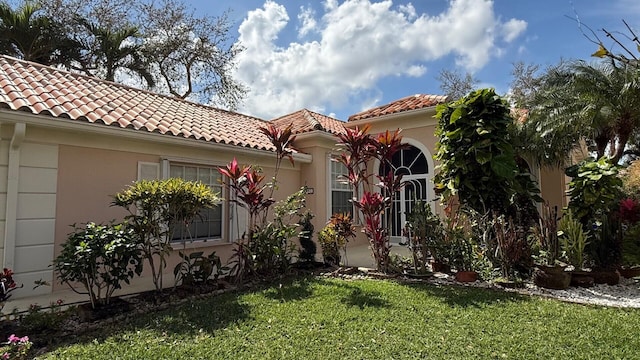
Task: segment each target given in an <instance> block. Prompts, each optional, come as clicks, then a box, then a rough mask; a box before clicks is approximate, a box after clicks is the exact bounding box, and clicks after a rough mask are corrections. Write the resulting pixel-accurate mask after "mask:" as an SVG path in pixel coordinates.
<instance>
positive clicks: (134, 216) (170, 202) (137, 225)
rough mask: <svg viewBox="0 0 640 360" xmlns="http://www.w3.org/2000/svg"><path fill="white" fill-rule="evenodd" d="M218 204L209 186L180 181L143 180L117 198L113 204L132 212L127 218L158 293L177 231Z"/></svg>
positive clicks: (173, 179) (115, 197)
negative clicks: (147, 263)
mask: <svg viewBox="0 0 640 360" xmlns="http://www.w3.org/2000/svg"><path fill="white" fill-rule="evenodd" d="M217 201H218V197H217V195H216V194H214V193H213V191H212V190H211V188H210V187H209V186H206V185H204V184H202V183H199V182H190V181H186V180H182V179H177V178H172V179H167V180H152V181H148V180H141V181H138V182H136V183H134V184H133V185H131V186H129V187H127V188H126V189H125V190H123V191H122V192H120V193H118V194H116V195H115V196H114V200H113V203H112V204H113V205H116V206H120V207H123V208H125V209H126V210H127V211H128V212H129V215H128V216H127V217H126V219H127V221H128V223H129V226H130V227H131V228H132V229H133V231H134V232H135V233H136V235H137V236H138V238H139V239H140V243H141V251H142V254H143V255H144V257H145V258H146V259H147V260H148V261H149V266H150V268H151V275H152V279H153V284H154V285H155V287H156V290H161V289H162V270H163V269H164V268H165V267H166V257H167V255H168V254H169V253H170V252H171V250H172V247H171V240H172V238H173V235H174V234H175V230H176V229H178V227H180V226H184V224H188V223H190V222H191V221H192V220H193V219H194V218H195V217H196V216H198V214H199V213H200V211H202V210H204V209H207V208H210V207H213V206H215V205H216V202H217ZM156 258H157V261H158V262H157V263H156Z"/></svg>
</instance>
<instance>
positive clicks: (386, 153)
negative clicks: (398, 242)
mask: <svg viewBox="0 0 640 360" xmlns="http://www.w3.org/2000/svg"><path fill="white" fill-rule="evenodd" d="M338 137H339V140H340V141H339V143H338V147H339V148H340V149H341V150H343V154H342V155H341V156H340V157H339V158H337V160H336V161H338V162H340V163H342V164H343V165H344V166H345V167H346V168H347V173H348V175H347V178H346V179H345V180H346V181H347V182H348V183H349V184H350V185H351V186H352V188H353V192H354V198H353V203H354V205H355V206H356V208H358V210H360V211H361V212H362V215H363V217H364V225H365V227H364V230H363V231H364V233H365V234H366V235H367V238H368V239H369V243H370V245H371V251H372V252H373V257H374V259H375V261H376V267H377V268H378V270H380V271H384V272H386V271H388V269H389V251H390V244H389V228H390V225H391V216H386V219H385V220H386V223H385V224H384V225H383V215H384V214H388V212H389V211H390V210H391V205H392V203H393V198H394V196H395V194H396V193H397V192H398V191H399V190H400V189H401V188H402V186H403V183H402V175H401V174H394V173H393V170H392V168H391V160H392V158H393V155H394V154H396V153H397V152H398V151H400V150H402V149H403V148H405V147H406V145H404V144H402V137H401V136H400V130H399V129H398V130H396V131H394V132H389V131H388V130H387V131H386V132H384V133H381V134H378V135H377V136H372V135H370V134H369V125H365V126H364V127H362V128H359V127H355V128H353V129H346V132H345V133H344V134H340V135H338ZM373 159H377V160H378V161H379V162H380V167H381V169H383V171H382V173H383V175H376V176H375V179H376V180H377V181H378V182H377V183H376V184H373V185H375V186H378V187H379V188H380V191H379V192H374V191H373V190H372V186H371V185H372V184H371V179H372V178H373V176H372V175H371V174H370V173H368V172H367V164H368V163H369V162H370V161H371V160H373ZM360 188H363V189H364V192H363V194H362V196H359V189H360Z"/></svg>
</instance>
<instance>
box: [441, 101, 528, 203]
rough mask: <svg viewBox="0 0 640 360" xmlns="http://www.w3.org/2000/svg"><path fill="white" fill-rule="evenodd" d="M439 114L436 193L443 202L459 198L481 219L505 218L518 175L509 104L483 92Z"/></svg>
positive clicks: (445, 108) (452, 104) (442, 107)
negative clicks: (493, 214) (485, 216)
mask: <svg viewBox="0 0 640 360" xmlns="http://www.w3.org/2000/svg"><path fill="white" fill-rule="evenodd" d="M436 109H437V113H436V118H437V119H438V126H437V128H436V133H435V135H436V137H438V138H439V141H438V143H437V145H436V150H437V153H436V155H435V156H434V158H435V159H436V160H438V161H439V162H440V164H439V165H438V168H439V170H440V171H439V172H438V173H437V174H436V176H435V177H434V183H435V188H436V191H437V192H438V193H440V194H442V196H443V200H444V201H449V200H450V199H452V198H453V197H454V196H456V195H457V197H458V199H459V201H460V204H461V205H463V206H468V207H470V208H471V209H473V210H475V211H477V212H479V213H481V214H487V213H489V212H491V211H493V212H496V213H498V214H505V213H506V211H507V208H508V207H509V205H510V202H511V199H512V197H513V195H515V189H517V188H518V186H517V182H516V175H517V174H518V173H519V170H518V166H517V163H516V160H515V152H514V149H513V146H512V145H511V143H510V141H509V126H511V124H512V123H513V119H512V117H511V115H510V109H509V105H508V104H507V102H506V101H505V100H503V99H502V98H500V97H499V96H498V95H497V94H496V93H495V91H494V90H493V89H482V90H477V91H474V92H471V93H470V94H469V95H467V96H465V97H463V98H462V99H460V100H458V101H455V102H452V103H448V104H440V105H438V107H437V108H436Z"/></svg>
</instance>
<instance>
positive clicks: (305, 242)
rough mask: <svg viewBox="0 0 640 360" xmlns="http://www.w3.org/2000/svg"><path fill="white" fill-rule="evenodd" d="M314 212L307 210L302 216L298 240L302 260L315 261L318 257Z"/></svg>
mask: <svg viewBox="0 0 640 360" xmlns="http://www.w3.org/2000/svg"><path fill="white" fill-rule="evenodd" d="M311 219H313V213H312V212H311V211H308V210H307V211H305V212H304V213H303V214H302V216H301V218H300V228H301V229H300V234H298V240H299V241H300V253H299V254H298V258H299V259H300V261H314V260H315V259H316V251H317V248H316V243H315V242H313V230H314V227H313V223H312V222H311Z"/></svg>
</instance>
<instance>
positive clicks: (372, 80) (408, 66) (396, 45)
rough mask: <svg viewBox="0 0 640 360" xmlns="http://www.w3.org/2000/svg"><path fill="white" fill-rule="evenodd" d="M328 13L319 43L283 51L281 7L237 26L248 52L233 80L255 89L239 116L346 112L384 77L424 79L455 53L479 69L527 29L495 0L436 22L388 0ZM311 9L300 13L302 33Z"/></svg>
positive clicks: (470, 0) (335, 6)
mask: <svg viewBox="0 0 640 360" xmlns="http://www.w3.org/2000/svg"><path fill="white" fill-rule="evenodd" d="M323 9H324V14H323V15H322V17H321V20H320V21H318V22H316V24H315V26H314V27H313V29H314V31H316V32H317V33H318V35H319V38H318V40H316V41H306V42H305V41H299V42H293V43H290V44H288V45H287V46H286V47H278V46H276V42H275V41H276V39H277V38H278V34H280V32H281V31H282V30H283V29H284V27H285V26H286V25H287V23H288V21H289V15H288V14H287V11H286V9H285V8H284V7H283V6H282V5H279V4H277V3H275V2H274V1H271V0H268V1H266V2H265V3H264V5H263V7H262V8H260V9H256V10H254V11H251V12H249V13H248V15H247V17H246V18H245V19H244V21H243V22H242V24H241V25H240V28H239V33H240V36H239V41H240V42H241V43H242V45H243V46H244V47H245V49H246V50H245V51H244V52H243V53H241V54H240V56H239V57H238V69H237V74H236V76H237V78H238V79H239V80H240V81H242V82H244V83H245V84H247V85H248V86H249V87H250V88H251V91H250V93H249V94H248V96H247V99H246V102H245V105H244V108H242V109H241V110H242V111H244V112H248V113H251V114H254V115H256V116H260V117H264V118H273V117H277V116H281V115H283V114H286V113H288V112H292V111H296V110H298V109H300V108H302V107H316V108H321V107H325V106H336V107H337V106H341V105H344V104H346V103H348V102H349V101H350V99H351V98H353V97H354V96H356V95H358V94H360V95H361V94H362V93H363V92H367V91H372V90H373V89H375V87H376V84H377V83H378V81H380V80H381V79H383V78H385V77H390V76H410V77H420V76H422V75H424V73H425V72H426V69H427V66H428V63H429V62H430V61H434V60H437V59H440V58H442V57H445V56H450V55H452V56H454V57H455V59H456V62H457V63H458V64H459V65H461V66H463V67H464V68H465V69H466V70H468V71H475V70H478V69H480V68H482V67H483V66H484V65H486V64H487V63H488V62H489V61H490V60H491V58H492V57H495V56H496V54H500V53H502V52H503V51H502V50H500V49H499V45H500V42H501V41H507V42H509V41H513V40H514V39H515V38H516V37H517V36H519V35H520V33H522V31H524V27H526V22H524V21H521V20H516V19H512V20H509V21H508V22H506V23H503V22H501V21H500V20H499V17H498V16H496V15H495V13H494V8H493V1H491V0H451V1H450V2H449V7H448V8H447V9H446V10H445V11H444V12H442V13H440V14H436V15H435V16H430V15H427V14H417V13H416V14H415V15H413V14H412V9H413V12H415V9H414V8H413V6H412V5H410V4H407V5H402V6H399V7H397V8H395V7H393V2H392V1H391V0H386V1H381V2H371V1H370V0H345V1H343V2H341V3H338V1H336V0H326V1H324V2H323ZM308 11H309V9H302V11H301V13H300V15H298V18H299V19H303V20H302V23H303V26H302V28H300V29H299V33H302V32H303V31H302V29H304V28H305V27H304V19H305V17H306V16H307V15H304V13H305V12H308ZM308 15H309V18H310V19H314V21H315V16H312V15H311V14H308ZM309 29H311V27H309ZM305 31H307V30H305ZM308 31H311V30H308ZM305 34H306V33H305ZM367 105H372V104H371V103H368V104H367ZM373 105H375V104H373Z"/></svg>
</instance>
